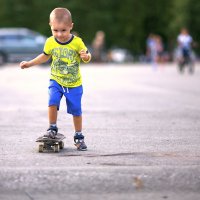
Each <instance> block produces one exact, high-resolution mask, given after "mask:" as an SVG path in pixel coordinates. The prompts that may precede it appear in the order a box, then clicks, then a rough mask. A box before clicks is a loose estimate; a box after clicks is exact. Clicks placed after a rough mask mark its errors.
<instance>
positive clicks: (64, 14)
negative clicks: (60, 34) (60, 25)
mask: <svg viewBox="0 0 200 200" xmlns="http://www.w3.org/2000/svg"><path fill="white" fill-rule="evenodd" d="M54 20H56V21H58V22H64V23H67V24H71V23H72V16H71V13H70V11H69V10H68V9H67V8H55V9H54V10H52V12H51V13H50V17H49V23H51V22H52V21H54Z"/></svg>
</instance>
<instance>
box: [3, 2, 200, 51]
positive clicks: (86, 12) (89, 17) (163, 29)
mask: <svg viewBox="0 0 200 200" xmlns="http://www.w3.org/2000/svg"><path fill="white" fill-rule="evenodd" d="M0 4H1V7H0V21H1V27H28V28H30V29H33V30H36V31H39V32H41V33H43V34H44V35H46V36H49V35H50V34H51V32H50V28H49V25H48V20H49V13H50V12H51V10H52V9H53V8H55V7H67V8H68V9H69V10H70V11H71V13H72V16H73V22H74V31H76V32H78V33H79V35H80V36H81V37H83V39H84V41H86V43H88V44H90V43H91V42H92V40H93V38H94V36H95V33H96V31H98V30H103V31H105V33H106V45H107V47H108V48H111V47H114V46H117V47H122V48H126V49H129V50H130V51H131V52H133V53H134V54H136V53H137V54H141V53H144V52H145V43H146V38H147V36H148V35H149V33H156V34H159V35H161V36H162V38H163V39H164V42H165V44H166V48H168V45H167V44H170V41H173V43H175V41H176V37H177V34H178V32H179V30H180V28H181V27H183V26H187V27H188V28H189V29H190V30H191V33H192V35H193V36H194V38H195V39H196V40H199V39H200V26H199V22H200V13H199V10H200V2H199V1H198V0H151V1H150V0H140V1H138V0H124V1H120V0H101V1H93V0H84V1H82V0H28V1H27V0H0Z"/></svg>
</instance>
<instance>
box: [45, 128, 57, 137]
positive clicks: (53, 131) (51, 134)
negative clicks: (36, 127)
mask: <svg viewBox="0 0 200 200" xmlns="http://www.w3.org/2000/svg"><path fill="white" fill-rule="evenodd" d="M57 133H58V128H57V127H54V126H50V127H49V128H48V129H47V133H46V134H45V135H44V137H49V138H52V139H55V138H56V135H57Z"/></svg>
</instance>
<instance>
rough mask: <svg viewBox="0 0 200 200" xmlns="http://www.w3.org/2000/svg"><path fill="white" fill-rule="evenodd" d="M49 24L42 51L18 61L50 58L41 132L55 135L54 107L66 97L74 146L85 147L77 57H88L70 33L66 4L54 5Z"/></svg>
mask: <svg viewBox="0 0 200 200" xmlns="http://www.w3.org/2000/svg"><path fill="white" fill-rule="evenodd" d="M49 25H50V27H51V31H52V36H51V37H49V38H48V39H47V40H46V43H45V46H44V52H43V53H41V54H40V55H38V56H37V57H36V58H34V59H33V60H30V61H22V62H21V63H20V67H21V68H22V69H24V68H29V67H32V66H34V65H39V64H41V63H44V62H46V61H48V60H49V59H50V58H52V64H51V77H50V84H49V108H48V115H49V128H48V130H47V134H45V136H48V137H51V138H55V137H56V134H57V132H58V128H57V125H56V123H57V110H59V106H60V100H61V98H62V96H63V95H64V96H65V98H66V104H67V112H68V113H69V114H71V115H73V123H74V129H75V135H74V141H75V145H76V147H77V149H78V150H87V146H86V144H85V142H84V136H83V135H82V110H81V97H82V93H83V88H82V80H81V74H80V69H79V66H80V61H81V60H82V61H83V62H85V63H87V62H89V61H90V60H91V54H90V53H89V52H88V50H87V48H86V46H85V44H84V43H83V41H82V40H81V38H79V37H76V36H74V35H72V34H71V33H70V31H71V30H72V28H73V23H72V17H71V13H70V11H69V10H68V9H66V8H55V9H54V10H53V11H52V12H51V14H50V21H49Z"/></svg>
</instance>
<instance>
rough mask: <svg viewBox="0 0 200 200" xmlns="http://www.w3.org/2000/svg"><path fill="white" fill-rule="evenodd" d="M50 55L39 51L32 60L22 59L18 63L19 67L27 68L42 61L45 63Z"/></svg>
mask: <svg viewBox="0 0 200 200" xmlns="http://www.w3.org/2000/svg"><path fill="white" fill-rule="evenodd" d="M50 57H51V55H45V54H44V53H41V54H40V55H38V56H37V57H36V58H34V59H33V60H30V61H22V62H21V63H20V67H21V68H22V69H24V68H29V67H32V66H34V65H40V64H42V63H45V62H47V61H48V60H49V58H50Z"/></svg>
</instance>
